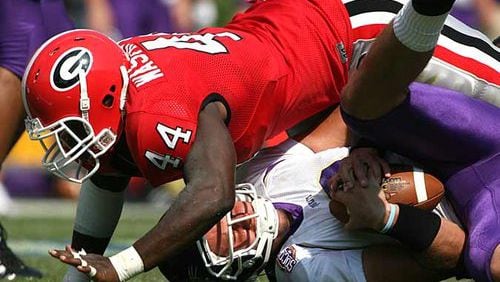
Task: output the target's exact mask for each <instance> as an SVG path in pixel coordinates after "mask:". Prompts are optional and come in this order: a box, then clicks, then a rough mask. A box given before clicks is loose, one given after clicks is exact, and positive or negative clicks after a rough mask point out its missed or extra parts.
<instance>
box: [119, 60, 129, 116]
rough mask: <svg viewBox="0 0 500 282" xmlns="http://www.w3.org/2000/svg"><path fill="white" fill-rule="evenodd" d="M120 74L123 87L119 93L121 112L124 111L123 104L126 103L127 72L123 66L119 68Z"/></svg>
mask: <svg viewBox="0 0 500 282" xmlns="http://www.w3.org/2000/svg"><path fill="white" fill-rule="evenodd" d="M120 73H121V74H122V79H123V86H122V91H121V93H120V110H121V111H123V110H124V109H125V103H126V102H127V90H128V81H129V78H128V72H127V68H125V66H120Z"/></svg>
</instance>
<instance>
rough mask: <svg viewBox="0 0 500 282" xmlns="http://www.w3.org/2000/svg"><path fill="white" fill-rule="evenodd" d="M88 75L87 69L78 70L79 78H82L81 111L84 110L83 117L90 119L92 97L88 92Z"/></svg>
mask: <svg viewBox="0 0 500 282" xmlns="http://www.w3.org/2000/svg"><path fill="white" fill-rule="evenodd" d="M86 76H87V75H86V74H85V71H84V70H83V69H80V71H79V72H78V78H79V79H80V111H81V112H82V118H83V119H84V120H86V121H89V110H90V99H89V94H88V92H87V78H86Z"/></svg>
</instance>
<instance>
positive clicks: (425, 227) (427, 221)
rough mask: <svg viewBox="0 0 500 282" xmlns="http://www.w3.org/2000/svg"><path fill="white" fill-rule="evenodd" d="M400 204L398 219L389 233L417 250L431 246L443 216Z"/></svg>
mask: <svg viewBox="0 0 500 282" xmlns="http://www.w3.org/2000/svg"><path fill="white" fill-rule="evenodd" d="M398 206H399V216H398V220H397V221H396V223H395V224H394V226H393V227H392V229H391V230H390V231H389V232H388V233H387V234H388V235H389V236H391V237H393V238H395V239H397V240H399V241H400V242H401V243H403V244H405V245H407V246H408V247H409V248H411V249H413V250H415V251H423V250H425V249H427V248H429V246H430V245H431V244H432V242H433V241H434V239H435V238H436V236H437V234H438V232H439V228H440V227H441V218H440V217H439V216H438V215H437V214H435V213H432V212H430V211H425V210H421V209H418V208H415V207H411V206H407V205H401V204H399V205H398Z"/></svg>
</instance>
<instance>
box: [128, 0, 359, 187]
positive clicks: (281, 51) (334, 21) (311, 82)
mask: <svg viewBox="0 0 500 282" xmlns="http://www.w3.org/2000/svg"><path fill="white" fill-rule="evenodd" d="M350 32H351V29H350V23H349V19H348V16H347V12H346V11H345V9H344V7H343V5H342V3H341V2H340V1H330V0H320V1H299V2H296V1H288V0H271V1H262V2H258V3H255V4H253V6H252V7H251V8H249V9H248V10H247V11H246V12H245V13H243V14H239V15H237V16H235V18H234V19H233V20H232V21H231V23H229V24H228V25H227V26H226V27H223V28H205V29H202V30H200V31H199V32H195V33H181V34H151V35H145V36H139V37H133V38H130V39H126V40H124V41H122V42H120V46H121V47H122V49H123V50H124V51H125V53H126V54H127V56H128V60H129V62H130V66H129V67H128V75H129V79H130V85H129V95H128V97H127V106H126V111H127V116H126V128H125V132H126V134H127V136H126V137H127V143H128V145H129V148H130V151H131V153H132V157H133V158H134V160H135V162H136V163H137V165H138V167H139V169H140V171H141V173H142V174H143V176H144V177H146V178H147V179H149V180H150V181H151V183H152V184H153V185H159V184H162V183H165V182H167V181H171V180H174V179H178V178H180V177H181V175H182V174H181V173H182V170H181V168H182V164H183V162H184V161H185V159H186V156H187V153H188V152H189V149H190V147H191V145H192V143H193V141H194V139H195V136H196V129H197V128H196V126H197V119H198V113H199V111H200V109H202V108H203V107H204V106H205V105H206V104H207V103H209V102H212V101H220V102H222V103H223V104H224V105H225V106H226V108H227V112H228V119H227V121H226V122H227V125H228V128H229V130H230V134H231V135H232V138H233V140H234V143H235V148H236V152H237V156H238V162H241V161H244V160H247V159H248V158H250V157H251V156H252V155H253V154H254V153H255V152H256V151H257V150H259V149H260V148H261V146H262V144H263V142H264V141H265V140H266V139H267V138H269V137H272V136H274V135H276V134H278V133H280V132H282V131H284V130H286V129H287V128H289V127H291V126H293V125H294V124H296V123H298V122H299V121H301V120H303V119H305V118H307V117H309V116H311V115H313V114H315V113H317V112H319V111H321V110H323V109H325V108H327V107H328V106H331V105H335V104H338V102H339V93H340V90H341V89H342V87H343V86H344V85H345V84H346V82H347V75H348V59H349V57H350V55H351V49H350V48H351V46H352V42H351V34H350ZM278 33H279V34H280V36H279V37H277V36H275V34H278ZM269 46H271V47H269ZM303 81H307V82H308V83H307V84H305V83H303Z"/></svg>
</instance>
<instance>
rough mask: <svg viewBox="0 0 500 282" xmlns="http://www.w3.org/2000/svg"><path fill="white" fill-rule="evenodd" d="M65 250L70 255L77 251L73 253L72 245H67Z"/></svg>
mask: <svg viewBox="0 0 500 282" xmlns="http://www.w3.org/2000/svg"><path fill="white" fill-rule="evenodd" d="M65 249H66V251H67V252H69V253H74V252H75V251H73V248H71V245H66V247H65Z"/></svg>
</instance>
